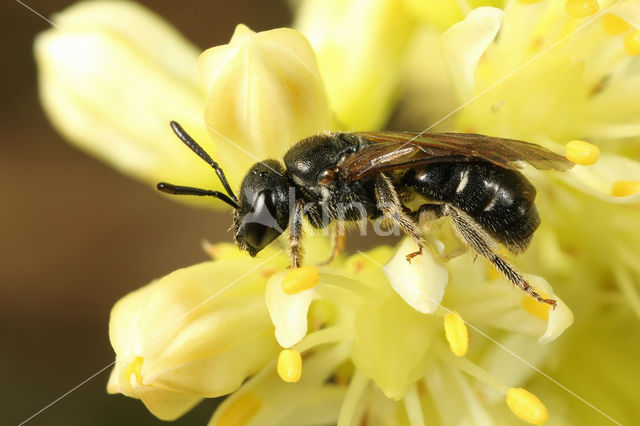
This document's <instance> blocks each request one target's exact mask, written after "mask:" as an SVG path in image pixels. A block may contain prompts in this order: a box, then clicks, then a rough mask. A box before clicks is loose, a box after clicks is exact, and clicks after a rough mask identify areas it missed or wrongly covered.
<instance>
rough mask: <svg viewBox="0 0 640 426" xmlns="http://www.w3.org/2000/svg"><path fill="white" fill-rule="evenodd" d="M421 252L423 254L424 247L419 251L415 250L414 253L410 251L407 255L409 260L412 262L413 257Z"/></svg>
mask: <svg viewBox="0 0 640 426" xmlns="http://www.w3.org/2000/svg"><path fill="white" fill-rule="evenodd" d="M421 254H422V247H420V250H418V251H414V252H413V253H409V254H408V255H407V256H406V259H407V262H409V263H411V259H413V258H414V257H416V256H419V255H421Z"/></svg>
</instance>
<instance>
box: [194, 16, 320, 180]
mask: <svg viewBox="0 0 640 426" xmlns="http://www.w3.org/2000/svg"><path fill="white" fill-rule="evenodd" d="M199 69H200V75H201V76H202V81H203V82H204V85H205V87H206V89H207V102H206V105H205V107H204V119H205V122H206V123H207V128H208V129H209V130H210V133H211V136H212V138H213V140H214V141H215V142H216V146H219V147H221V149H220V150H219V154H218V158H219V159H220V162H221V164H222V165H224V164H230V165H231V164H233V165H236V164H246V163H247V160H253V161H252V162H257V161H261V160H264V159H266V158H270V157H274V158H281V157H282V156H283V155H284V153H285V152H286V149H287V147H289V146H291V145H292V144H294V143H295V142H297V141H299V140H301V139H304V138H305V137H307V136H311V135H314V134H317V133H320V132H323V131H325V130H329V129H331V128H332V124H331V114H330V110H329V104H328V101H327V96H326V94H325V89H324V85H323V83H322V80H321V79H320V74H319V71H318V68H317V65H316V60H315V56H314V52H313V50H312V49H311V46H310V45H309V42H308V41H307V39H306V38H305V37H304V36H303V35H302V34H300V33H299V32H297V31H295V30H291V29H289V28H279V29H276V30H271V31H265V32H261V33H254V32H253V31H251V30H250V29H249V28H247V27H246V26H244V25H238V26H237V27H236V31H235V32H234V34H233V37H232V38H231V41H230V42H229V44H227V45H224V46H216V47H212V48H211V49H208V50H205V51H204V52H203V53H202V55H200V61H199ZM228 140H232V141H234V143H235V144H237V146H235V147H234V146H232V145H230V144H229V142H228ZM234 168H235V167H234Z"/></svg>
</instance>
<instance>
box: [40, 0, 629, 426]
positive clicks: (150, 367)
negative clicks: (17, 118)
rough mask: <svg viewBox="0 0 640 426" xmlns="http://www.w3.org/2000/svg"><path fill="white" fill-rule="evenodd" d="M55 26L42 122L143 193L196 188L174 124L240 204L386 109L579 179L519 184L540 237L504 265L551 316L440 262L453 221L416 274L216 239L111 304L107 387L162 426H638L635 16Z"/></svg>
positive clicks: (565, 5)
mask: <svg viewBox="0 0 640 426" xmlns="http://www.w3.org/2000/svg"><path fill="white" fill-rule="evenodd" d="M488 5H490V6H497V7H486V6H488ZM479 6H482V7H479ZM498 7H500V8H498ZM55 22H56V24H57V25H59V26H60V27H61V28H62V29H63V32H60V31H57V30H49V31H46V32H44V33H43V34H41V35H39V36H38V38H37V40H36V43H35V54H36V59H37V62H38V65H39V70H40V90H41V97H42V103H43V105H44V108H45V110H46V111H47V113H48V115H49V117H50V119H51V120H52V122H53V123H54V125H55V126H56V127H57V128H58V129H59V130H60V132H61V133H63V134H64V135H65V136H66V137H67V138H68V139H69V140H70V141H71V142H73V143H74V144H76V145H78V146H79V147H81V148H82V149H85V150H88V151H90V152H92V153H93V154H95V155H97V156H99V157H101V158H103V159H105V160H106V161H108V162H109V163H111V164H113V165H114V166H116V167H118V168H119V169H120V170H122V171H123V172H126V173H129V174H132V175H134V176H136V177H138V178H140V179H143V180H145V181H147V182H153V183H155V182H157V181H159V180H172V181H179V182H183V183H185V184H189V185H193V186H204V187H209V186H210V184H211V182H212V179H211V170H210V168H209V167H207V166H206V165H205V164H202V162H201V161H199V159H197V158H194V157H195V156H194V155H193V153H191V152H190V151H189V150H188V149H186V148H185V147H184V146H182V145H181V144H179V143H177V142H176V141H175V140H174V139H175V137H174V136H173V135H172V133H171V132H170V129H169V126H168V122H169V121H170V120H176V121H179V122H181V123H182V124H183V125H184V127H185V128H186V129H187V131H188V132H189V133H191V134H193V135H194V136H195V138H196V139H197V140H198V142H199V143H201V144H202V145H203V146H204V148H205V149H206V150H207V151H208V152H209V153H210V154H211V155H212V156H213V157H214V158H215V159H216V160H217V161H219V162H220V163H221V165H222V166H223V167H224V168H225V170H226V171H227V174H228V175H229V178H230V181H231V183H232V186H237V185H238V183H239V181H240V179H241V178H242V176H243V174H244V173H245V171H246V170H247V169H248V167H249V166H250V165H251V164H253V163H255V162H256V161H259V160H263V159H265V158H268V157H275V158H278V157H280V156H282V154H283V153H284V152H285V151H286V149H287V147H288V146H290V145H291V144H292V143H294V142H295V141H297V140H299V139H302V138H304V137H306V136H309V135H312V134H316V133H320V132H322V131H326V130H338V129H343V130H354V129H357V130H376V129H380V128H382V127H384V126H385V125H386V124H387V122H388V120H389V119H390V117H392V116H395V117H396V120H398V122H400V123H402V124H403V125H404V126H405V127H412V128H413V129H417V130H424V129H425V128H426V127H427V126H429V125H430V124H433V123H435V124H437V125H438V128H446V129H447V130H457V131H466V132H477V133H483V134H488V135H492V136H502V137H511V138H516V139H522V140H528V141H531V142H535V143H538V144H541V145H544V146H546V147H549V148H550V149H553V150H555V151H557V152H563V153H565V154H566V156H567V158H568V159H570V160H571V161H572V162H574V163H575V164H576V166H575V167H574V168H573V169H572V170H571V171H569V172H567V173H563V174H559V173H556V174H551V173H542V172H540V171H536V170H530V169H529V168H525V169H524V173H525V174H526V175H527V177H528V178H529V179H530V180H531V181H532V182H533V183H534V184H535V186H536V188H537V190H538V198H537V204H538V207H539V210H540V212H541V216H542V225H541V227H540V228H539V230H538V231H537V232H536V235H535V238H534V241H533V243H532V245H531V247H530V249H529V250H528V251H527V253H526V254H525V255H524V256H522V257H521V258H520V259H518V260H517V264H518V265H519V267H520V268H521V269H522V270H524V271H529V272H532V273H535V275H533V274H527V279H528V281H529V282H530V283H531V284H532V286H534V287H535V289H536V290H537V291H538V292H539V293H540V294H542V295H543V296H544V297H551V298H553V299H555V300H557V302H558V304H557V307H556V309H549V306H548V305H541V304H540V303H537V302H535V301H533V299H531V298H529V297H526V296H524V295H523V294H522V293H521V292H519V291H518V290H516V289H513V288H511V286H510V285H509V283H508V282H507V281H506V280H505V279H503V278H501V277H499V276H497V274H496V273H495V271H493V270H490V269H489V268H487V266H486V265H485V264H484V262H480V261H478V262H474V257H473V255H472V254H471V253H466V254H463V255H460V256H457V257H455V258H451V257H452V256H451V254H453V253H457V252H458V251H459V248H460V247H459V242H458V240H457V239H456V237H455V235H454V234H453V232H452V231H451V229H450V227H449V226H448V224H447V223H446V221H440V222H437V223H436V224H435V225H434V226H433V228H432V229H431V230H430V231H431V232H430V233H429V235H428V237H427V238H428V241H427V242H428V247H429V249H427V250H425V253H424V254H423V255H422V256H418V257H416V258H415V259H414V260H413V261H412V263H410V264H409V263H407V262H406V260H405V255H406V253H409V252H412V251H415V249H416V247H415V245H414V243H413V242H412V241H411V240H403V241H402V242H401V243H400V244H399V245H398V247H396V248H391V247H388V246H381V247H378V248H376V249H374V250H371V251H369V252H359V253H358V254H354V255H352V256H349V257H346V256H341V257H339V258H338V259H337V260H336V261H334V262H333V263H332V264H330V265H324V266H318V267H316V266H312V265H316V264H318V262H320V261H322V260H325V259H326V257H327V253H328V252H329V247H328V243H327V241H325V239H323V238H313V239H312V241H306V242H305V249H306V251H307V265H308V266H305V267H303V268H299V269H296V270H288V269H287V264H288V260H287V256H286V254H285V253H284V252H282V251H279V250H278V249H277V248H276V246H277V244H272V246H271V247H269V248H267V249H265V250H264V251H263V252H261V256H260V257H258V258H249V257H247V256H245V255H244V254H241V253H240V252H238V251H236V250H235V249H234V248H233V247H232V246H231V245H230V244H215V245H209V246H207V247H206V249H207V251H208V252H209V253H210V254H211V255H212V257H213V258H214V259H213V260H212V261H209V262H205V263H202V264H199V265H195V266H191V267H188V268H185V269H181V270H178V271H175V272H173V273H171V274H169V275H167V276H166V277H164V278H161V279H159V280H156V281H154V282H152V283H150V284H148V285H147V286H145V287H142V288H141V289H139V290H137V291H135V292H133V293H131V294H129V295H127V296H125V297H124V298H123V299H122V300H120V301H119V302H118V303H117V304H116V305H115V306H114V308H113V311H112V314H111V322H110V325H109V328H110V339H111V343H112V346H113V348H114V350H115V352H116V365H115V368H114V370H113V371H112V374H111V376H110V379H109V383H108V387H107V389H108V391H109V392H110V393H122V394H124V395H127V396H130V397H133V398H139V399H140V400H141V401H142V402H143V403H144V404H145V406H146V407H147V408H148V409H149V410H150V411H151V412H152V413H153V414H154V415H156V416H157V417H159V418H161V419H164V420H171V419H175V418H177V417H179V416H181V415H182V414H184V413H185V412H187V411H188V410H189V409H191V408H192V407H193V406H194V405H195V404H197V403H198V402H199V401H200V400H201V399H202V398H212V397H218V396H223V395H229V396H228V397H227V399H226V400H225V401H224V402H223V403H222V404H221V406H220V407H219V408H218V409H217V410H216V412H215V413H214V414H213V418H212V420H211V422H210V424H211V425H223V426H229V425H283V424H295V425H307V424H308V425H316V424H335V423H337V424H338V425H339V426H346V425H356V424H362V423H363V422H365V421H366V422H367V424H371V425H411V426H416V425H421V424H425V423H426V421H427V420H428V421H429V422H430V423H434V424H444V425H446V424H483V425H484V424H487V425H490V424H513V422H514V421H517V420H516V417H514V415H515V416H517V417H519V418H520V419H522V420H524V421H526V422H528V423H531V424H542V423H545V422H547V421H548V422H549V424H594V423H597V422H600V421H602V420H606V419H607V418H609V419H614V421H618V422H622V423H625V424H633V423H637V422H639V421H640V414H639V413H638V411H637V408H636V407H635V404H634V403H633V401H634V399H635V397H636V396H635V383H637V382H638V380H640V372H639V370H638V368H637V367H636V364H637V357H638V356H640V339H638V336H639V333H640V321H639V319H640V286H639V284H638V283H639V282H640V267H639V266H638V265H639V263H638V261H637V259H638V258H639V257H640V226H638V223H640V106H639V105H640V103H638V102H637V99H638V98H640V96H639V95H640V67H639V66H638V64H639V63H638V62H637V60H638V54H639V53H640V41H639V40H640V38H639V36H638V34H640V32H639V30H640V28H639V27H638V25H639V23H640V1H638V0H626V1H618V2H613V1H604V0H602V1H595V0H589V1H588V0H568V1H567V0H541V1H529V0H527V1H524V0H518V1H516V0H511V1H506V2H502V1H493V2H490V1H486V2H482V1H469V2H466V1H462V2H461V1H453V0H443V1H423V2H419V1H414V0H373V1H371V0H369V1H364V0H348V1H340V0H301V1H299V2H297V3H296V10H295V24H294V26H295V27H296V28H297V30H294V29H289V28H280V29H274V30H271V31H265V32H261V33H255V32H253V31H251V30H250V29H249V28H247V27H246V26H244V25H238V27H237V28H236V31H235V33H234V34H233V37H232V38H231V40H230V42H229V43H228V44H226V45H221V46H216V47H213V48H211V49H208V50H206V51H204V52H203V53H201V54H200V55H199V54H198V52H197V51H196V50H195V48H194V47H193V46H191V45H190V44H189V43H188V42H187V41H185V40H184V39H183V38H182V37H181V36H180V35H179V34H178V33H177V32H176V31H175V30H174V29H172V28H171V27H170V26H169V25H168V24H167V23H165V22H164V21H162V20H161V19H159V18H158V17H157V16H155V15H154V14H152V13H151V12H149V11H147V10H146V9H144V8H142V7H141V6H138V5H136V4H134V3H129V2H115V1H106V0H102V1H94V2H86V3H78V4H77V5H74V6H72V7H70V8H69V9H67V10H66V11H64V12H63V13H61V14H59V15H57V16H56V17H55ZM158 45H162V46H163V49H162V50H160V49H158V48H157V46H158ZM166 52H170V54H167V53H166ZM198 55H199V56H198ZM433 104H437V105H440V106H443V105H444V106H447V108H448V107H449V106H451V108H452V111H451V112H454V111H453V109H454V108H455V114H454V113H451V114H446V116H444V118H445V119H446V120H442V118H443V114H444V113H447V112H449V111H443V110H442V108H440V110H439V111H437V109H435V108H432V105H433ZM407 105H410V106H411V108H412V112H410V113H408V112H407V110H406V106H407ZM403 106H405V108H403ZM436 111H437V112H436ZM394 112H396V113H397V114H394ZM433 114H439V115H433ZM408 130H411V129H408ZM213 189H221V188H213ZM220 204H221V203H220ZM549 282H552V283H553V284H554V287H555V290H554V288H552V287H551V285H550V284H549ZM560 295H561V296H562V297H560ZM569 306H570V307H571V309H569ZM572 324H573V325H572ZM570 326H571V327H570ZM569 327H570V328H569ZM587 355H588V356H587ZM542 371H544V372H545V373H542ZM585 372H588V373H585ZM547 375H548V376H547ZM549 377H551V378H552V380H549ZM558 384H561V385H560V386H559V385H558ZM563 386H566V387H567V388H569V389H570V392H569V391H567V390H566V389H565V388H564V387H563ZM534 393H535V394H534ZM575 395H577V396H578V397H579V398H576V397H575ZM585 401H586V402H585Z"/></svg>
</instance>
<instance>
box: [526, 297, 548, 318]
mask: <svg viewBox="0 0 640 426" xmlns="http://www.w3.org/2000/svg"><path fill="white" fill-rule="evenodd" d="M539 293H540V296H541V297H543V298H545V299H547V298H549V295H548V294H546V293H543V292H539ZM521 303H522V307H523V308H524V310H525V311H527V312H528V313H530V314H531V315H533V316H534V317H538V318H540V319H541V320H543V321H549V311H550V309H551V305H548V304H546V303H540V302H538V301H537V300H536V299H534V298H533V297H529V296H525V297H523V298H522V302H521Z"/></svg>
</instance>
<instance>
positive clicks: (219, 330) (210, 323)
mask: <svg viewBox="0 0 640 426" xmlns="http://www.w3.org/2000/svg"><path fill="white" fill-rule="evenodd" d="M257 265H259V262H258V261H257V260H254V259H247V258H245V259H237V260H227V261H225V262H207V263H203V264H200V265H195V266H192V267H189V268H185V269H182V270H178V271H176V272H174V273H172V274H170V275H167V276H166V277H164V278H162V279H160V280H157V281H155V282H153V283H151V284H149V285H147V286H146V287H143V288H142V289H140V290H138V291H135V292H133V293H131V294H129V295H127V296H125V297H124V298H123V299H122V300H120V301H119V302H118V303H116V305H115V306H114V308H113V310H112V312H111V319H110V325H109V335H110V339H111V343H112V346H113V348H114V350H115V351H116V368H115V369H114V374H112V376H111V379H110V381H109V391H110V392H122V393H124V394H126V395H128V396H132V397H137V398H141V399H143V401H144V402H145V404H147V405H148V406H149V407H150V409H151V410H152V412H154V413H157V412H160V411H161V409H162V407H161V405H162V400H163V395H165V393H166V392H169V393H170V394H173V393H176V394H182V395H186V397H189V398H190V399H189V398H186V397H185V398H186V399H184V398H183V399H179V401H178V402H180V401H182V402H181V404H183V405H180V404H178V405H180V406H185V407H186V406H187V405H188V404H187V402H186V401H193V400H194V398H195V399H199V398H202V397H215V396H221V395H225V394H228V393H230V392H232V391H233V390H235V389H237V388H238V387H239V386H240V385H241V384H242V382H243V381H244V380H245V379H246V378H247V377H248V376H249V375H251V374H254V373H255V372H256V371H257V370H258V369H259V368H260V367H261V366H262V365H264V363H266V362H267V360H268V359H271V358H272V357H274V356H275V355H276V354H277V344H276V342H275V340H274V339H273V335H272V327H271V324H270V321H269V317H268V312H267V310H266V308H265V306H264V302H263V300H262V294H263V291H264V284H265V281H266V280H265V278H264V277H263V276H262V274H261V271H260V270H259V268H256V266H257ZM140 360H142V361H140ZM133 376H135V380H131V377H133ZM212 378H215V379H212ZM151 406H153V407H154V408H151ZM162 416H165V415H164V414H163V415H162ZM163 418H164V417H163Z"/></svg>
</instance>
